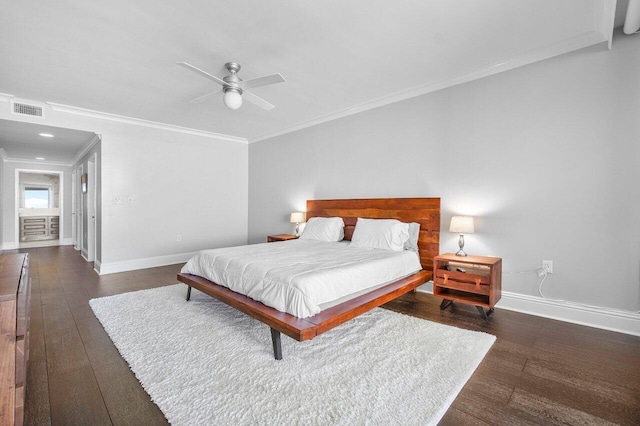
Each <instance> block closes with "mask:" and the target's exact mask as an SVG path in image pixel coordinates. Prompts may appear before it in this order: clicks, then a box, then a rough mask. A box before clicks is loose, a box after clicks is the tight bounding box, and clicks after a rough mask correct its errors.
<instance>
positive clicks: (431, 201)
mask: <svg viewBox="0 0 640 426" xmlns="http://www.w3.org/2000/svg"><path fill="white" fill-rule="evenodd" d="M331 216H339V217H342V218H343V220H344V222H345V237H344V239H345V240H349V241H350V240H351V236H352V235H353V230H354V228H355V225H356V221H357V219H358V217H363V218H372V219H398V220H400V221H402V222H418V223H420V235H419V238H418V248H419V251H420V263H421V264H422V268H423V270H422V271H420V272H417V273H415V274H413V275H411V276H409V277H406V278H403V279H401V280H399V281H395V282H393V283H391V284H387V285H385V286H383V287H379V288H377V289H375V290H373V291H371V292H368V293H365V294H363V295H361V296H358V297H355V298H353V299H350V300H347V301H345V302H343V303H340V304H338V305H336V306H333V307H331V308H328V309H325V310H324V311H322V312H320V313H318V314H316V315H314V316H312V317H309V318H298V317H295V316H293V315H290V314H287V313H284V312H280V311H278V310H276V309H274V308H271V307H269V306H266V305H264V304H262V303H260V302H258V301H256V300H253V299H251V298H249V297H247V296H244V295H242V294H239V293H236V292H234V291H232V290H229V289H228V288H226V287H224V286H221V285H218V284H216V283H213V282H211V281H209V280H207V279H205V278H202V277H198V276H196V275H191V274H183V273H180V274H178V280H179V281H181V282H183V283H185V284H187V285H188V286H189V288H188V290H187V300H189V298H190V296H191V288H192V287H193V288H196V289H198V290H200V291H202V292H204V293H206V294H208V295H209V296H212V297H215V298H216V299H218V300H220V301H222V302H224V303H226V304H227V305H229V306H231V307H234V308H236V309H238V310H239V311H241V312H244V313H245V314H247V315H249V316H251V317H253V318H255V319H257V320H258V321H262V322H263V323H265V324H266V325H268V326H269V327H271V339H272V344H273V352H274V356H275V358H276V359H282V346H281V338H280V335H281V333H284V334H286V335H287V336H289V337H291V338H293V339H296V340H297V341H303V340H309V339H313V338H314V337H315V336H318V335H320V334H322V333H324V332H326V331H328V330H331V329H332V328H334V327H337V326H338V325H340V324H342V323H344V322H346V321H349V320H350V319H352V318H355V317H357V316H359V315H362V314H363V313H365V312H367V311H370V310H371V309H373V308H376V307H378V306H380V305H382V304H384V303H387V302H389V301H390V300H393V299H395V298H397V297H400V296H402V295H403V294H405V293H408V292H410V291H413V290H415V288H416V287H418V286H420V285H422V284H424V283H425V282H427V281H429V280H430V279H431V278H432V273H433V258H434V257H435V256H437V255H438V254H439V249H440V199H439V198H374V199H347V200H309V201H307V220H308V219H309V218H312V217H331Z"/></svg>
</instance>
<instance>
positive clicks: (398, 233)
mask: <svg viewBox="0 0 640 426" xmlns="http://www.w3.org/2000/svg"><path fill="white" fill-rule="evenodd" d="M408 239H409V224H408V223H402V222H400V221H399V220H395V219H363V218H361V217H359V218H358V222H356V229H354V231H353V236H352V237H351V245H352V246H354V247H363V248H374V249H382V250H393V251H402V250H404V243H405V241H407V240H408Z"/></svg>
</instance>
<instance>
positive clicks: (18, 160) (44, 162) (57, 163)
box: [3, 157, 73, 167]
mask: <svg viewBox="0 0 640 426" xmlns="http://www.w3.org/2000/svg"><path fill="white" fill-rule="evenodd" d="M3 161H5V162H7V163H22V164H38V165H41V166H42V165H46V166H61V167H73V163H69V162H65V161H49V160H31V159H28V158H15V157H13V158H10V157H7V158H6V159H5V158H3Z"/></svg>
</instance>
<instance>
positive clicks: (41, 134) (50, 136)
mask: <svg viewBox="0 0 640 426" xmlns="http://www.w3.org/2000/svg"><path fill="white" fill-rule="evenodd" d="M38 134H39V135H40V136H42V137H43V138H52V137H53V135H52V134H51V133H38Z"/></svg>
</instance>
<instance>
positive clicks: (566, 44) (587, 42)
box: [248, 31, 609, 143]
mask: <svg viewBox="0 0 640 426" xmlns="http://www.w3.org/2000/svg"><path fill="white" fill-rule="evenodd" d="M605 41H609V40H608V39H607V37H606V35H605V34H603V33H601V32H598V31H589V32H586V33H583V34H580V35H578V36H575V37H572V38H569V39H566V40H563V41H562V42H559V43H555V44H552V45H550V46H547V47H546V48H542V49H538V50H535V51H531V52H529V53H527V54H524V55H518V56H515V57H513V58H508V59H506V60H504V61H500V62H497V63H493V64H489V65H487V66H484V67H482V68H480V69H477V70H475V71H471V72H469V73H465V74H462V75H459V76H456V77H453V78H450V79H446V80H442V81H439V82H435V83H430V84H425V85H421V86H417V87H414V88H411V89H408V90H403V91H400V92H396V93H392V94H390V95H387V96H382V97H380V98H377V99H373V100H371V101H367V102H363V103H361V104H359V105H354V106H352V107H349V108H346V109H343V110H340V111H336V112H333V113H330V114H327V115H323V116H321V117H318V118H315V119H313V120H309V121H305V122H302V123H299V124H295V125H293V126H289V127H284V128H282V129H279V130H276V131H273V132H270V133H265V134H263V135H260V136H256V137H250V138H249V139H248V140H249V143H255V142H260V141H263V140H266V139H271V138H274V137H276V136H281V135H284V134H287V133H291V132H295V131H297V130H302V129H305V128H307V127H312V126H316V125H318V124H322V123H326V122H328V121H332V120H336V119H339V118H343V117H347V116H349V115H353V114H358V113H361V112H364V111H368V110H370V109H374V108H378V107H381V106H385V105H389V104H392V103H396V102H400V101H403V100H406V99H410V98H414V97H416V96H421V95H425V94H427V93H432V92H435V91H438V90H442V89H446V88H448V87H452V86H456V85H459V84H463V83H467V82H469V81H473V80H478V79H480V78H484V77H488V76H491V75H494V74H498V73H501V72H504V71H509V70H511V69H514V68H518V67H522V66H525V65H529V64H532V63H535V62H539V61H543V60H545V59H549V58H553V57H554V56H559V55H562V54H565V53H569V52H573V51H575V50H579V49H583V48H585V47H589V46H593V45H595V44H599V43H602V42H605Z"/></svg>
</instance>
